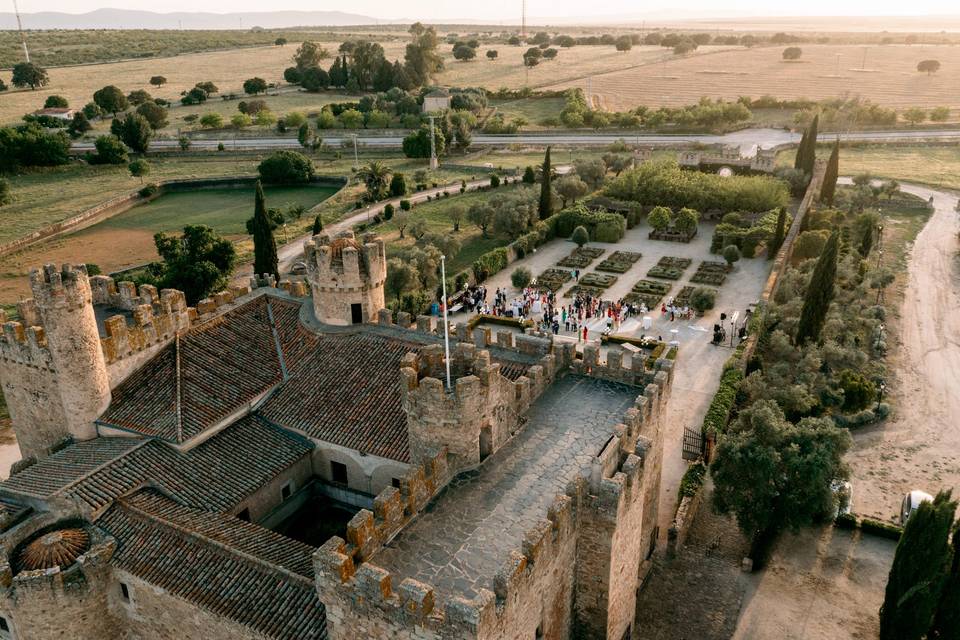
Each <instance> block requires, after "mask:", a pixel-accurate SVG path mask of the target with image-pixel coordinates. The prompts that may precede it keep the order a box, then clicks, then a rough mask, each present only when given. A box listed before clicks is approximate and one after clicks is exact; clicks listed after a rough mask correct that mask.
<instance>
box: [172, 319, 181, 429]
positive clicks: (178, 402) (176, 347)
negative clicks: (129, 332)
mask: <svg viewBox="0 0 960 640" xmlns="http://www.w3.org/2000/svg"><path fill="white" fill-rule="evenodd" d="M173 349H174V358H175V363H174V367H175V369H174V370H175V374H174V375H175V377H176V388H175V390H174V395H175V399H176V405H177V442H178V443H182V442H183V387H182V385H181V384H180V332H179V331H178V332H177V333H176V335H175V336H174V347H173Z"/></svg>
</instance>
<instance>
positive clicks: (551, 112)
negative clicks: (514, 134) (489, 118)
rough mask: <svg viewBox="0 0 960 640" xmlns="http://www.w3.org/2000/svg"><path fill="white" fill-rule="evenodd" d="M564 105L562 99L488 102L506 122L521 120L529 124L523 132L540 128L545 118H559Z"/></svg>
mask: <svg viewBox="0 0 960 640" xmlns="http://www.w3.org/2000/svg"><path fill="white" fill-rule="evenodd" d="M564 104H565V101H564V99H563V98H536V99H532V98H531V99H526V100H523V99H521V100H491V101H490V106H491V107H495V108H496V110H497V114H499V115H502V116H503V117H504V118H506V119H507V120H508V121H509V120H514V119H516V118H523V119H524V120H526V121H527V122H529V123H530V124H529V126H526V127H524V131H526V130H530V129H539V128H541V127H540V126H539V125H540V123H541V122H542V121H543V120H544V119H546V118H559V117H560V112H561V111H563V107H564Z"/></svg>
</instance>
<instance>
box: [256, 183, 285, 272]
mask: <svg viewBox="0 0 960 640" xmlns="http://www.w3.org/2000/svg"><path fill="white" fill-rule="evenodd" d="M278 262H279V261H278V259H277V241H276V240H275V239H274V238H273V229H272V228H270V218H269V217H267V204H266V200H265V198H264V197H263V185H261V184H260V181H259V180H257V194H256V198H255V204H254V210H253V272H254V273H255V274H257V275H261V274H264V273H269V274H272V275H274V276H276V277H277V278H278V279H279V278H280V267H279V264H278Z"/></svg>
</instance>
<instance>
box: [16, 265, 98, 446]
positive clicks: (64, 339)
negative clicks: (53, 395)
mask: <svg viewBox="0 0 960 640" xmlns="http://www.w3.org/2000/svg"><path fill="white" fill-rule="evenodd" d="M30 288H31V289H32V290H33V300H34V302H35V304H36V309H37V312H38V313H39V315H40V321H41V324H42V326H43V331H44V335H45V336H46V340H47V348H48V349H49V351H50V359H51V361H52V364H53V370H54V371H55V372H56V380H57V386H58V387H59V389H58V390H59V395H60V398H61V404H62V406H63V415H64V419H65V424H64V427H65V430H66V432H67V433H65V434H64V435H72V436H73V437H74V438H76V439H78V440H88V439H90V438H93V437H95V436H96V429H95V428H94V426H93V421H94V420H96V419H97V418H98V417H99V416H100V414H102V413H103V411H104V410H105V409H106V408H107V406H108V405H109V404H110V379H109V377H108V375H107V365H106V361H105V359H104V357H103V350H102V348H101V346H100V332H99V330H98V329H97V319H96V317H95V316H94V313H93V295H92V293H91V291H90V280H89V279H88V278H87V269H86V267H85V266H83V265H63V268H62V269H59V270H58V269H57V267H56V266H55V265H49V264H48V265H46V266H44V267H43V269H34V270H33V271H31V272H30Z"/></svg>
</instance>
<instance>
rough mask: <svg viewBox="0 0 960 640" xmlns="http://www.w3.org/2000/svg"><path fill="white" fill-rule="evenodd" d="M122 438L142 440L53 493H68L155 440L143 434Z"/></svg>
mask: <svg viewBox="0 0 960 640" xmlns="http://www.w3.org/2000/svg"><path fill="white" fill-rule="evenodd" d="M121 437H122V436H120V437H118V439H120V438H121ZM97 438H105V436H97ZM122 438H123V439H124V440H134V441H136V440H139V441H140V442H139V443H138V444H136V445H134V446H132V447H130V448H129V449H127V450H126V451H124V452H123V453H122V454H120V455H119V456H117V457H115V458H110V459H109V460H107V461H106V462H104V463H103V464H101V465H98V466H97V467H95V468H93V469H91V470H90V471H88V472H87V473H85V474H83V475H82V476H80V477H79V478H77V479H76V480H74V481H73V482H71V483H69V484H67V485H64V486H63V487H61V488H60V489H58V490H57V491H55V492H54V493H53V495H64V494H66V493H67V492H68V491H69V490H70V489H72V488H73V487H75V486H77V485H78V484H80V483H81V482H83V481H84V480H86V479H87V478H89V477H90V476H92V475H94V474H95V473H99V472H100V471H102V470H104V469H106V468H107V467H109V466H110V465H112V464H114V463H116V462H117V461H118V460H121V459H123V458H126V457H127V456H129V455H130V454H131V453H133V452H134V451H139V450H140V449H142V448H143V447H145V446H147V445H148V444H150V443H151V442H152V441H153V438H150V437H148V436H143V437H142V438H126V437H122ZM86 442H93V441H92V440H87V441H86Z"/></svg>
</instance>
